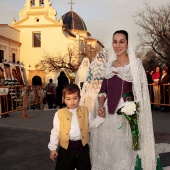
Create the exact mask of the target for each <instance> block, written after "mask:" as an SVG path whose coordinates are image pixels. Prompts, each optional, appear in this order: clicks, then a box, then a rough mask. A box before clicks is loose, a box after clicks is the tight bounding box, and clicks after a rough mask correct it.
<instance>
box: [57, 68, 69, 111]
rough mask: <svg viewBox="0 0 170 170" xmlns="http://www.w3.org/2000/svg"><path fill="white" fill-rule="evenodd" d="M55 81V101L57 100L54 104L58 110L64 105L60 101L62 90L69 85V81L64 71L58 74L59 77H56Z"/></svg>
mask: <svg viewBox="0 0 170 170" xmlns="http://www.w3.org/2000/svg"><path fill="white" fill-rule="evenodd" d="M57 80H58V86H57V89H56V100H57V101H56V103H57V105H58V106H59V107H60V108H62V107H64V106H65V104H64V103H63V101H62V91H63V88H64V87H65V86H66V85H67V84H69V80H68V78H67V76H66V74H65V72H64V71H61V72H60V75H59V76H58V79H57Z"/></svg>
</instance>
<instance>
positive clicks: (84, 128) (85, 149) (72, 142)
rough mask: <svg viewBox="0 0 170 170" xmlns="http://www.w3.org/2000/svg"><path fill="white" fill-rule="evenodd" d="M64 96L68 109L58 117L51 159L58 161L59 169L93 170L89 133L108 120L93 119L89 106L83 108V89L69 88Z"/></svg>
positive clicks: (65, 89)
mask: <svg viewBox="0 0 170 170" xmlns="http://www.w3.org/2000/svg"><path fill="white" fill-rule="evenodd" d="M62 94H63V99H64V102H65V104H66V106H67V107H66V108H62V109H59V110H58V111H57V112H56V114H55V116H54V120H53V129H52V130H51V136H50V142H49V144H48V148H49V149H50V158H51V159H52V160H53V161H54V160H55V158H57V162H56V170H75V168H76V169H77V170H91V162H90V156H89V146H88V142H89V130H90V128H96V127H98V126H99V125H100V124H102V123H103V122H104V118H103V117H99V116H97V117H96V118H95V119H93V117H92V115H91V113H90V112H89V111H88V109H87V107H85V106H79V101H80V89H79V87H78V86H77V85H76V84H69V85H67V86H65V87H64V89H63V92H62ZM59 146H60V147H59ZM57 148H59V150H58V151H57Z"/></svg>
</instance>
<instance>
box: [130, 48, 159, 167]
mask: <svg viewBox="0 0 170 170" xmlns="http://www.w3.org/2000/svg"><path fill="white" fill-rule="evenodd" d="M128 54H129V60H130V70H131V75H132V79H133V80H132V84H133V92H134V97H135V100H136V101H139V103H140V114H139V119H138V123H139V131H140V134H141V138H140V144H141V149H140V150H139V151H138V154H139V156H140V157H141V159H142V167H143V169H144V170H156V152H155V140H154V133H153V122H152V114H151V106H150V98H149V91H148V83H147V79H146V73H145V70H144V68H143V66H142V63H141V60H140V59H138V58H136V56H135V53H134V51H133V49H132V46H131V45H129V46H128Z"/></svg>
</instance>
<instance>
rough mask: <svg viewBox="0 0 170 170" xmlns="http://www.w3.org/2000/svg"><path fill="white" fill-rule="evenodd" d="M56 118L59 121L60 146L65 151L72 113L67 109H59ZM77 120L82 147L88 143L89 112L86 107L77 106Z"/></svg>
mask: <svg viewBox="0 0 170 170" xmlns="http://www.w3.org/2000/svg"><path fill="white" fill-rule="evenodd" d="M58 118H59V120H60V127H59V134H60V146H61V147H63V148H65V149H67V148H68V143H69V136H70V129H71V119H72V113H71V112H70V111H69V110H68V109H67V108H63V109H59V110H58ZM77 119H78V123H79V127H80V133H81V138H82V144H83V146H84V145H86V144H87V143H88V141H89V112H88V109H87V107H85V106H79V107H78V108H77Z"/></svg>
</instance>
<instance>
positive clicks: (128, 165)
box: [90, 65, 136, 170]
mask: <svg viewBox="0 0 170 170" xmlns="http://www.w3.org/2000/svg"><path fill="white" fill-rule="evenodd" d="M106 72H107V73H106V78H105V79H104V81H106V82H107V90H108V91H111V90H113V89H115V92H117V94H116V95H114V94H112V95H113V96H110V93H109V96H108V98H107V100H106V102H105V108H106V118H105V122H104V123H103V125H101V126H99V127H98V128H97V129H95V130H93V131H92V132H91V135H90V149H91V158H92V170H125V169H126V170H132V169H133V168H134V162H135V156H136V155H135V153H134V151H133V150H132V140H131V131H130V127H129V124H128V122H127V121H126V120H124V118H123V116H122V115H117V114H116V113H115V112H116V110H117V109H118V108H119V107H120V106H121V105H122V103H123V102H124V99H123V98H122V97H121V92H122V90H123V89H126V90H127V89H128V91H129V90H131V89H130V86H129V84H132V83H131V81H132V77H131V74H130V66H129V65H126V66H124V67H117V68H114V67H111V69H109V70H107V71H106ZM113 72H115V73H117V74H114V73H113ZM103 83H104V84H105V82H103ZM117 83H118V84H117ZM102 85H103V84H102ZM104 86H105V85H104ZM113 86H114V87H113ZM127 87H128V88H127ZM103 89H105V87H104V88H101V90H103ZM101 92H102V93H104V94H106V93H105V92H104V91H101ZM102 93H100V94H99V95H103V94H102ZM118 94H119V96H118ZM106 95H107V94H106ZM111 97H113V100H109V99H110V98H111ZM108 101H110V102H113V104H111V103H108ZM114 101H117V102H118V103H117V104H116V102H115V103H114ZM108 105H109V106H110V107H109V111H110V114H108ZM114 106H116V107H114ZM112 111H114V112H112ZM123 121H124V124H123V126H122V128H121V129H119V127H120V126H121V124H122V122H123Z"/></svg>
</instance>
